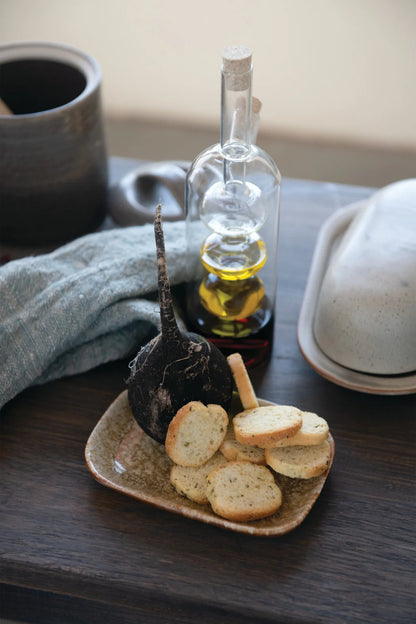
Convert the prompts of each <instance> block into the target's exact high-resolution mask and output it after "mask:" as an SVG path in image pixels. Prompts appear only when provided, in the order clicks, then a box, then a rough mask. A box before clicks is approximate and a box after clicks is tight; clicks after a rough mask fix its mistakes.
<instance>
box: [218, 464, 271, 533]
mask: <svg viewBox="0 0 416 624" xmlns="http://www.w3.org/2000/svg"><path fill="white" fill-rule="evenodd" d="M207 497H208V500H209V502H210V503H211V507H212V509H213V511H214V512H215V513H216V514H218V515H219V516H221V517H223V518H227V519H228V520H234V521H236V522H243V521H250V520H258V519H259V518H266V517H267V516H271V515H272V514H273V513H274V512H275V511H277V509H279V507H280V505H281V504H282V492H281V490H280V488H279V487H278V486H277V485H276V483H275V480H274V477H273V474H272V473H271V472H270V470H269V469H268V468H266V467H265V466H256V464H251V463H249V462H228V463H226V464H223V465H222V466H218V467H217V468H214V470H212V471H211V472H210V473H209V475H208V477H207Z"/></svg>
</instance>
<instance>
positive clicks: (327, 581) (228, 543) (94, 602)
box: [0, 159, 416, 624]
mask: <svg viewBox="0 0 416 624" xmlns="http://www.w3.org/2000/svg"><path fill="white" fill-rule="evenodd" d="M111 165H112V174H113V177H114V176H119V175H121V174H122V173H123V172H124V171H127V170H128V169H129V168H131V167H132V166H134V162H132V161H128V160H125V159H112V162H111ZM370 193H371V189H364V188H359V187H348V186H340V185H334V184H330V183H327V184H324V183H312V182H307V181H296V180H288V179H285V180H284V182H283V190H282V215H281V237H280V247H279V263H280V264H279V286H278V295H277V302H278V305H277V318H276V328H275V340H274V347H273V353H272V356H271V359H270V361H269V362H268V363H267V364H264V365H262V366H261V367H259V368H257V369H255V370H254V371H253V372H252V373H251V376H252V380H253V385H254V387H255V390H256V393H257V394H258V396H261V397H263V398H265V399H267V400H270V401H273V402H278V403H286V404H292V405H296V406H298V407H299V408H301V409H305V410H309V411H315V412H318V413H319V414H320V415H321V416H323V417H324V418H326V419H327V420H328V422H329V425H330V428H331V432H332V435H333V437H334V439H335V443H336V457H335V462H334V465H333V468H332V471H331V474H330V476H329V478H328V481H327V483H326V484H325V487H324V489H323V491H322V493H321V495H320V498H319V500H318V501H317V503H316V504H315V506H314V507H313V509H312V511H311V512H310V514H309V515H308V517H307V518H306V519H305V521H304V522H303V523H302V525H301V526H299V527H298V528H297V529H295V530H294V531H293V532H292V533H289V534H287V535H284V536H280V537H276V538H261V537H253V536H249V535H244V534H238V533H233V532H230V531H226V530H224V529H221V528H218V527H214V526H210V525H206V524H203V523H200V522H198V521H196V520H192V519H188V518H184V517H182V516H179V515H176V514H173V513H169V512H167V511H164V510H161V509H157V508H154V507H152V506H150V505H148V504H146V503H144V502H141V501H137V500H134V499H131V498H129V497H127V496H123V495H122V494H120V493H118V492H116V491H114V490H111V489H108V488H105V487H104V486H102V485H100V484H99V483H97V482H96V481H95V480H94V479H93V478H92V476H91V475H90V473H89V471H88V470H87V468H86V465H85V462H84V449H85V444H86V441H87V439H88V437H89V435H90V433H91V431H92V430H93V429H94V427H95V425H96V423H97V422H98V420H99V418H100V417H101V416H102V414H103V413H104V411H105V410H106V409H107V407H108V406H109V404H110V403H111V402H112V401H113V400H114V398H115V397H116V396H117V395H118V394H119V393H120V392H121V391H122V390H123V389H124V388H125V384H124V379H125V378H126V376H127V362H126V361H121V362H115V363H112V364H108V365H105V366H102V367H99V368H97V369H95V370H92V371H90V372H88V373H86V374H83V375H78V376H75V377H71V378H68V379H62V380H58V381H55V382H53V383H49V384H47V385H45V386H42V387H34V388H30V389H28V390H26V391H25V392H23V393H22V394H21V395H20V396H18V397H16V398H15V399H14V400H13V401H11V402H10V403H9V404H8V405H6V406H5V408H4V409H3V410H2V412H1V413H0V620H1V618H13V619H15V620H20V621H22V622H41V623H42V624H49V623H51V624H52V623H55V622H59V623H62V624H65V623H66V622H68V623H71V624H72V623H77V624H78V623H84V622H85V623H87V622H88V623H89V624H91V623H95V622H100V623H101V622H103V621H105V622H110V623H111V622H117V624H121V623H127V624H129V623H130V622H146V623H147V624H154V623H155V624H160V623H163V622H172V623H179V622H181V623H184V624H187V623H188V622H189V623H190V622H195V621H198V624H203V623H205V622H207V623H208V622H215V623H217V624H218V623H221V624H222V623H224V624H227V623H237V622H238V623H239V624H245V623H248V622H250V623H253V622H266V623H267V622H276V623H282V624H300V623H311V624H319V623H331V624H338V623H339V624H348V623H352V622H354V623H355V622H365V623H372V622H374V623H377V624H384V623H385V624H401V623H403V624H409V623H410V622H411V621H412V618H413V617H414V613H415V606H416V605H415V598H414V597H415V595H416V592H415V589H416V587H415V581H414V578H415V571H416V570H415V553H414V528H415V525H414V517H415V516H414V501H415V485H414V483H415V460H414V457H415V444H414V443H415V418H416V399H415V396H414V395H413V396H399V397H381V396H375V395H366V394H360V393H357V392H353V391H351V390H347V389H344V388H341V387H338V386H336V385H334V384H332V383H330V382H329V381H327V380H325V379H323V378H321V377H320V376H319V375H317V373H315V372H314V371H313V370H312V369H311V368H310V367H309V366H308V364H307V363H306V362H305V361H304V360H303V358H302V356H301V354H300V352H299V349H298V346H297V342H296V325H297V319H298V315H299V309H300V305H301V302H302V297H303V292H304V288H305V285H306V280H307V276H308V269H309V264H310V260H311V257H312V253H313V249H314V244H315V240H316V235H317V233H318V230H319V227H320V225H321V224H322V223H323V221H324V220H325V219H326V218H327V217H328V216H329V215H330V214H332V212H333V211H334V210H335V209H337V208H339V207H341V206H344V205H347V204H349V203H351V202H353V201H357V200H359V199H361V198H364V197H366V196H368V195H369V194H370Z"/></svg>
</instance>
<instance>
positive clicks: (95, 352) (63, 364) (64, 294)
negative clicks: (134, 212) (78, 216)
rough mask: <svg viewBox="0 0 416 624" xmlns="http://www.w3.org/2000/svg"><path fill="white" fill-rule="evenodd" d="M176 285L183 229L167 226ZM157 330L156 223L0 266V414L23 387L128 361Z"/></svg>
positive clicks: (168, 252)
mask: <svg viewBox="0 0 416 624" xmlns="http://www.w3.org/2000/svg"><path fill="white" fill-rule="evenodd" d="M164 233H165V246H166V255H167V262H168V270H169V278H170V281H171V284H172V285H174V284H178V283H180V282H182V281H184V280H185V271H186V265H185V253H184V251H185V224H184V222H183V221H179V222H175V223H165V224H164ZM158 329H159V304H158V299H157V265H156V249H155V242H154V232H153V226H152V225H143V226H134V227H127V228H118V229H113V230H108V231H104V232H99V233H94V234H89V235H87V236H84V237H82V238H79V239H77V240H75V241H73V242H71V243H69V244H67V245H65V246H63V247H60V248H59V249H57V250H56V251H54V252H52V253H49V254H45V255H41V256H35V257H33V256H32V257H28V258H24V259H21V260H15V261H12V262H9V263H8V264H6V265H5V266H4V267H2V268H1V269H0V356H1V366H0V409H1V407H2V406H3V405H4V404H5V403H7V402H8V401H9V400H10V399H12V398H13V397H14V396H16V395H17V394H18V393H19V392H21V391H22V390H23V389H24V388H26V387H28V386H31V385H35V384H41V383H45V382H47V381H50V380H52V379H56V378H58V377H64V376H67V375H72V374H75V373H81V372H84V371H86V370H89V369H91V368H93V367H95V366H98V365H99V364H103V363H105V362H109V361H111V360H116V359H120V358H123V357H127V356H128V355H129V354H130V353H134V352H135V351H136V350H138V348H139V347H140V346H141V345H143V344H145V343H146V342H147V341H148V340H149V339H150V338H151V337H152V336H153V335H154V334H155V333H156V332H157V331H158Z"/></svg>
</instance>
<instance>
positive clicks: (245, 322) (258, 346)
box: [187, 285, 274, 368]
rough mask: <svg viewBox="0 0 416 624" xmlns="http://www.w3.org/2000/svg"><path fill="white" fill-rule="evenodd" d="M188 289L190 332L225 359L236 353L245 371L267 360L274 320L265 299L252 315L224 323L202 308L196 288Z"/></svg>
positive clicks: (188, 323)
mask: <svg viewBox="0 0 416 624" xmlns="http://www.w3.org/2000/svg"><path fill="white" fill-rule="evenodd" d="M189 288H190V289H191V290H190V291H189V290H188V301H187V326H188V329H189V330H190V331H194V332H195V333H197V334H200V335H202V336H204V337H205V338H207V339H208V340H209V341H210V342H212V343H213V344H215V346H217V347H218V348H219V349H220V351H222V353H223V354H224V355H225V356H227V355H230V354H231V353H236V352H238V353H240V354H241V356H242V358H243V360H244V363H245V365H246V367H247V368H253V367H254V366H257V365H258V364H260V363H261V362H263V361H265V360H267V359H268V357H270V353H271V348H272V343H273V328H274V317H273V314H272V311H271V306H269V302H268V300H267V298H266V297H265V298H264V302H263V305H262V307H261V308H260V309H259V310H257V312H256V313H255V314H253V315H252V316H250V317H248V318H241V319H238V320H235V321H227V320H226V319H221V318H218V317H216V316H215V315H213V314H211V313H209V312H208V311H207V310H206V309H205V308H204V306H203V305H202V304H201V302H200V299H199V295H198V286H197V285H194V286H193V287H189Z"/></svg>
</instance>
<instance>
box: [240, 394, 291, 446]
mask: <svg viewBox="0 0 416 624" xmlns="http://www.w3.org/2000/svg"><path fill="white" fill-rule="evenodd" d="M233 426H234V434H235V438H236V440H238V441H239V442H241V443H242V444H248V445H249V446H250V445H255V446H260V448H271V447H273V446H275V445H276V442H278V441H279V440H282V439H284V438H290V437H291V436H293V435H295V433H297V432H298V431H299V429H300V428H301V426H302V412H301V411H300V410H299V409H297V408H296V407H292V406H291V405H266V406H261V407H256V408H254V409H250V410H244V411H243V412H240V414H237V415H236V416H235V417H234V419H233Z"/></svg>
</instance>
